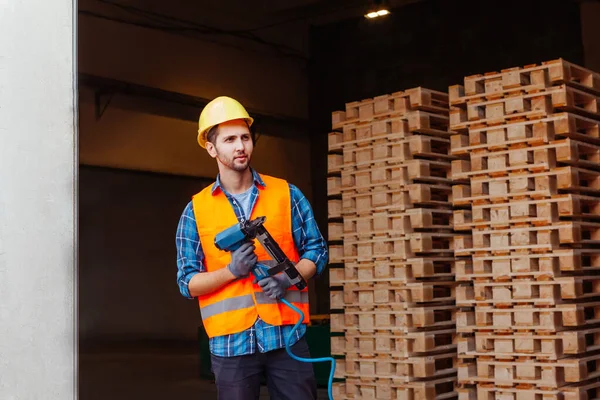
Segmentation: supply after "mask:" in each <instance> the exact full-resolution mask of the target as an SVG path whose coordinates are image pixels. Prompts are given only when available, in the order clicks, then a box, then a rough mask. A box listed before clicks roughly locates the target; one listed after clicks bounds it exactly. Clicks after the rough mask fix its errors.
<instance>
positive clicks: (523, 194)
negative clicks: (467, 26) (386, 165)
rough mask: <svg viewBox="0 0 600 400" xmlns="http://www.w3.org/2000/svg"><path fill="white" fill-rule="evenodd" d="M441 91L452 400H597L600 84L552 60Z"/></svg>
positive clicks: (599, 363)
mask: <svg viewBox="0 0 600 400" xmlns="http://www.w3.org/2000/svg"><path fill="white" fill-rule="evenodd" d="M449 94H450V105H451V111H450V121H451V123H450V128H451V130H453V131H455V132H457V134H456V135H454V136H453V137H452V140H451V141H452V149H451V150H452V154H453V155H466V154H468V155H469V160H457V161H453V168H452V174H453V177H454V178H455V179H469V184H465V185H457V186H455V190H454V193H453V202H454V204H455V205H468V206H470V210H459V211H455V218H454V223H455V229H457V230H464V231H465V232H469V233H472V244H471V245H467V243H469V241H468V240H465V241H463V245H462V246H460V248H459V247H457V248H456V254H457V255H470V256H472V261H473V262H472V264H471V265H469V266H466V267H465V268H458V269H457V277H456V278H457V280H458V281H461V286H459V287H458V288H457V305H458V306H459V307H460V308H461V311H460V312H459V313H458V315H457V332H458V333H459V335H460V336H461V337H460V339H459V350H458V351H459V358H460V359H461V361H460V364H459V372H458V376H459V383H460V384H461V385H462V388H461V390H460V391H459V392H460V397H461V398H462V399H475V398H480V399H500V398H501V399H514V400H525V399H527V400H529V399H531V400H533V399H544V400H551V399H552V400H554V399H556V400H558V399H584V398H585V399H587V398H597V397H598V396H599V392H600V391H599V388H600V381H598V380H597V379H596V378H598V377H600V247H599V244H600V75H598V74H596V73H593V72H591V71H588V70H586V69H584V68H581V67H579V66H576V65H573V64H571V63H568V62H566V61H564V60H554V61H549V62H544V63H542V64H540V65H530V66H525V67H522V68H520V67H519V68H511V69H507V70H503V71H501V72H494V73H489V74H485V75H477V76H469V77H466V78H465V79H464V86H461V85H456V86H452V87H450V93H449ZM588 396H589V397H588Z"/></svg>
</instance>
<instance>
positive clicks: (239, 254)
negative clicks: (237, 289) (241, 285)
mask: <svg viewBox="0 0 600 400" xmlns="http://www.w3.org/2000/svg"><path fill="white" fill-rule="evenodd" d="M254 250H256V247H255V246H254V243H253V242H246V243H244V244H243V245H241V246H240V247H239V248H238V249H237V250H235V251H233V252H232V253H231V262H230V263H229V265H227V269H229V271H230V272H231V273H232V274H233V276H235V277H236V278H243V277H246V276H248V274H249V273H250V271H252V268H254V266H255V265H256V261H257V260H258V258H257V257H256V254H254Z"/></svg>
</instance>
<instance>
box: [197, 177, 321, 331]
mask: <svg viewBox="0 0 600 400" xmlns="http://www.w3.org/2000/svg"><path fill="white" fill-rule="evenodd" d="M261 177H262V179H263V181H264V183H265V187H264V188H263V187H261V186H258V185H257V187H258V191H259V194H258V198H257V200H256V204H255V206H254V209H253V210H252V214H251V218H250V219H254V218H257V217H261V216H265V217H266V221H265V224H264V225H265V228H266V229H267V230H268V231H269V233H270V234H271V236H272V237H273V239H274V240H275V241H276V242H277V243H278V244H279V246H280V247H281V249H282V250H283V252H284V253H285V254H286V255H287V257H288V258H289V259H290V260H291V261H292V262H293V263H296V262H298V259H299V257H298V251H297V249H296V246H295V244H294V239H293V236H292V207H291V198H290V190H289V185H288V183H287V182H286V181H284V180H282V179H278V178H273V177H270V176H265V175H261ZM192 205H193V209H194V215H195V217H196V224H197V227H198V234H199V236H200V242H201V244H202V250H203V252H204V256H205V257H204V266H205V268H206V271H208V272H211V271H216V270H219V269H221V268H224V267H226V266H227V264H229V262H231V253H229V252H226V251H221V250H219V249H217V248H216V247H215V245H214V238H215V236H216V235H217V234H218V233H219V232H222V231H223V230H225V229H227V228H229V227H231V226H232V225H234V224H237V223H238V220H237V217H236V215H235V212H234V210H233V207H232V206H231V203H230V202H229V200H228V199H227V197H226V196H225V194H224V193H223V192H222V191H221V190H220V189H217V190H216V191H215V193H214V194H213V193H212V185H209V186H208V187H206V188H205V189H204V190H202V191H201V192H200V193H198V194H196V195H195V196H194V197H193V199H192ZM255 246H256V251H255V253H256V255H257V257H258V260H259V261H262V262H265V263H266V262H268V261H270V259H271V258H270V256H269V255H268V253H267V252H266V250H265V249H264V248H263V247H262V245H261V244H260V243H259V242H258V241H256V240H255ZM253 280H254V278H253V277H252V276H250V277H247V278H242V279H236V280H234V281H232V282H230V283H229V284H227V285H225V286H223V287H221V288H220V289H218V290H216V291H215V292H213V293H210V294H207V295H202V296H198V302H199V305H200V311H201V315H202V321H203V323H204V327H205V330H206V333H207V335H208V336H209V337H215V336H223V335H228V334H232V333H238V332H242V331H244V330H246V329H248V328H250V327H251V326H252V325H253V324H254V322H255V321H256V319H257V318H258V317H259V316H260V318H261V319H262V320H263V321H265V322H266V323H268V324H271V325H276V326H278V325H292V324H295V323H296V322H297V321H298V315H297V314H296V313H295V312H294V311H293V310H291V309H289V307H286V306H284V305H282V303H281V302H277V301H275V300H273V299H270V298H268V297H267V296H266V295H265V294H264V293H263V292H262V289H261V288H260V286H258V284H254V283H253ZM285 298H286V299H288V301H290V302H291V303H293V304H294V305H295V306H296V307H298V308H300V309H301V310H302V312H303V313H304V316H305V318H304V322H305V323H307V322H308V321H309V320H310V313H309V307H308V288H305V289H304V290H303V291H301V292H300V291H298V290H297V289H296V287H291V288H289V289H288V291H287V293H286V295H285Z"/></svg>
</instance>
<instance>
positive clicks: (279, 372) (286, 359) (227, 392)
mask: <svg viewBox="0 0 600 400" xmlns="http://www.w3.org/2000/svg"><path fill="white" fill-rule="evenodd" d="M290 350H291V351H292V353H294V355H297V356H298V357H306V358H310V353H309V350H308V345H307V344H306V340H305V339H304V338H302V339H300V340H299V341H298V342H297V343H296V344H294V345H293V346H292V347H291V349H290ZM211 362H212V370H213V372H214V374H215V378H216V384H217V390H218V392H219V400H255V399H258V398H259V396H260V382H261V377H262V376H263V374H264V375H265V376H266V378H267V387H268V388H269V394H270V395H271V399H276V400H315V399H316V398H317V382H316V380H315V375H314V371H313V365H312V364H311V363H302V362H300V361H296V360H294V359H293V358H291V357H290V356H289V354H288V353H287V352H286V351H285V348H283V349H279V350H273V351H270V352H267V353H259V352H257V353H254V354H250V355H246V356H238V357H217V356H215V355H211Z"/></svg>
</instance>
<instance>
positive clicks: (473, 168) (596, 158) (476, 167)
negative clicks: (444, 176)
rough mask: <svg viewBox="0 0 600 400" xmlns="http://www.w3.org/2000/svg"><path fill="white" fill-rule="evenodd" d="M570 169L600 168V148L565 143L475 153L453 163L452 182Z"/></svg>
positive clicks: (567, 140) (583, 144)
mask: <svg viewBox="0 0 600 400" xmlns="http://www.w3.org/2000/svg"><path fill="white" fill-rule="evenodd" d="M564 165H571V166H575V167H581V168H587V169H599V168H600V146H596V145H593V144H589V143H584V142H579V141H575V140H571V139H563V140H558V141H554V142H551V143H549V144H545V145H540V146H534V147H516V148H512V149H509V150H503V151H493V152H487V151H479V152H472V153H471V159H470V160H455V161H452V179H454V180H455V181H456V180H460V179H465V178H470V177H476V176H491V177H494V176H504V175H508V174H509V173H510V172H514V171H525V170H527V171H534V172H535V171H544V170H549V169H552V168H556V167H558V166H564Z"/></svg>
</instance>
